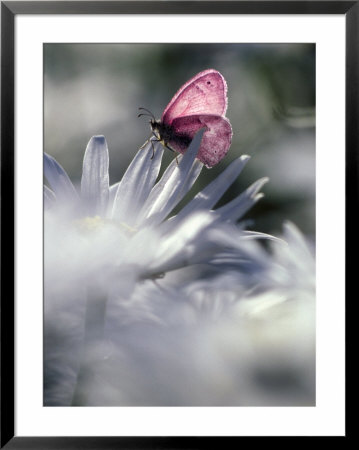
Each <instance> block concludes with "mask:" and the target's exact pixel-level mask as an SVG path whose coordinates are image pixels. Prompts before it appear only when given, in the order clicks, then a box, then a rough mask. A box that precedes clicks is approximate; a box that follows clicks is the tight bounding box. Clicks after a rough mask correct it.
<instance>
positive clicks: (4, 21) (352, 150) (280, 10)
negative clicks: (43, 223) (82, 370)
mask: <svg viewBox="0 0 359 450" xmlns="http://www.w3.org/2000/svg"><path fill="white" fill-rule="evenodd" d="M169 13H170V14H184V13H186V14H324V15H326V14H340V15H345V20H346V236H350V245H348V240H346V296H347V298H348V293H350V292H352V291H353V289H352V288H353V285H351V283H352V282H353V279H354V277H352V276H351V275H352V273H353V271H354V270H355V266H356V264H354V267H353V265H352V264H351V261H350V259H351V257H350V255H351V254H352V253H351V252H352V251H353V250H352V249H353V248H355V241H357V237H355V236H356V233H357V229H358V227H357V220H356V219H355V217H354V214H353V209H355V207H356V206H357V204H358V198H357V195H358V154H359V151H358V150H359V133H358V131H357V130H358V124H359V83H358V80H359V66H358V60H359V1H92V2H91V1H77V2H76V1H74V2H72V1H4V2H1V194H2V198H1V218H2V221H1V244H2V250H1V313H2V314H1V367H2V373H1V443H0V446H1V448H6V449H25V448H26V449H60V448H61V449H79V448H81V449H100V448H101V449H122V448H126V449H127V448H151V449H152V448H153V449H154V448H156V449H157V448H205V447H207V446H209V445H212V446H216V445H221V446H226V447H227V446H232V445H233V444H234V445H238V442H237V439H246V438H245V437H241V438H239V437H238V438H237V437H228V438H227V437H200V436H199V437H191V438H190V437H164V436H163V437H41V436H38V437H25V436H15V434H14V430H15V408H14V375H15V370H14V281H15V280H14V245H15V243H14V181H15V180H14V94H15V93H14V58H15V55H14V33H15V27H14V21H15V17H16V15H18V14H169ZM353 205H354V208H353ZM354 213H355V211H354ZM347 311H348V309H347ZM347 314H348V312H347ZM346 337H347V341H348V338H349V335H348V330H347V331H346ZM347 392H348V391H347ZM347 427H348V422H347ZM348 436H349V429H348V428H347V433H346V437H348ZM287 439H290V438H287Z"/></svg>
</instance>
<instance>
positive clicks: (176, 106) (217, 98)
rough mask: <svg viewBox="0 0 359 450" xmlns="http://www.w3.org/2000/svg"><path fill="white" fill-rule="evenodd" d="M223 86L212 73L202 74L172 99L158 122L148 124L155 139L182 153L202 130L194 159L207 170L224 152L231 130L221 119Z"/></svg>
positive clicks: (216, 74)
mask: <svg viewBox="0 0 359 450" xmlns="http://www.w3.org/2000/svg"><path fill="white" fill-rule="evenodd" d="M226 110H227V83H226V81H225V79H224V78H223V76H222V75H221V74H220V73H219V72H218V71H216V70H214V69H208V70H204V71H203V72H200V73H198V74H197V75H195V76H194V77H193V78H191V79H190V80H189V81H188V82H187V83H185V84H184V85H183V86H182V87H181V88H180V89H179V90H178V92H177V93H176V94H175V95H174V97H173V98H172V100H171V101H170V103H169V104H168V106H167V107H166V109H165V110H164V112H163V114H162V117H161V120H155V119H153V120H151V121H150V124H151V128H152V131H153V134H154V135H155V136H156V138H157V139H158V140H159V141H160V142H162V144H163V145H165V146H166V147H168V148H170V149H172V150H175V151H177V152H179V153H182V154H183V153H185V151H186V150H187V148H188V146H189V144H190V143H191V141H192V139H193V137H194V135H195V134H196V133H197V132H198V131H199V130H200V129H202V128H205V132H204V135H203V139H202V142H201V146H200V149H199V151H198V154H197V158H198V159H199V160H200V161H201V162H203V164H205V165H206V166H207V167H208V168H210V167H213V166H214V165H216V164H217V163H218V162H220V161H221V159H222V158H224V156H225V155H226V153H227V152H228V149H229V147H230V144H231V140H232V127H231V124H230V122H229V120H228V119H227V118H226V117H225V112H226Z"/></svg>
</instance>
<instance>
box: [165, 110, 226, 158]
mask: <svg viewBox="0 0 359 450" xmlns="http://www.w3.org/2000/svg"><path fill="white" fill-rule="evenodd" d="M172 128H173V131H174V134H173V137H172V138H171V139H170V140H169V142H168V144H169V146H170V147H172V148H173V149H174V150H177V151H178V152H180V153H184V152H185V151H186V150H187V147H188V142H190V141H191V140H192V139H193V137H194V135H195V134H196V133H197V131H199V130H200V129H201V128H206V131H205V133H204V135H203V138H202V142H201V146H200V149H199V151H198V154H197V158H198V159H199V160H200V161H201V162H203V164H204V165H205V166H207V167H213V166H214V165H216V164H217V163H218V162H219V161H221V159H222V158H224V156H225V155H226V153H227V151H228V149H229V146H230V144H231V141H232V127H231V124H230V122H229V120H228V119H227V118H225V117H221V116H219V115H216V114H198V115H197V114H196V115H190V116H183V117H177V118H176V119H174V120H173V121H172Z"/></svg>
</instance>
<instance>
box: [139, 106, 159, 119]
mask: <svg viewBox="0 0 359 450" xmlns="http://www.w3.org/2000/svg"><path fill="white" fill-rule="evenodd" d="M138 109H139V110H143V111H146V113H147V114H146V113H140V114H138V116H137V117H141V116H149V117H152V119H153V120H156V118H155V116H154V115H153V113H152V112H151V111H150V110H148V109H147V108H142V107H141V108H138Z"/></svg>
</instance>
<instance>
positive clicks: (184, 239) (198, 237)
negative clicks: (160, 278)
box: [149, 212, 216, 272]
mask: <svg viewBox="0 0 359 450" xmlns="http://www.w3.org/2000/svg"><path fill="white" fill-rule="evenodd" d="M215 221H216V216H215V214H213V213H209V212H207V213H205V212H199V213H195V214H192V215H191V216H189V217H188V218H187V220H185V221H183V222H182V223H181V224H180V225H179V226H178V228H176V232H174V233H172V234H171V233H168V234H167V235H166V236H162V242H161V245H160V246H159V248H158V251H157V253H156V254H155V255H154V258H153V263H152V264H151V266H150V267H149V270H153V271H154V272H166V271H169V270H174V269H177V268H180V267H184V266H186V265H190V264H193V263H197V262H198V261H200V260H202V258H203V252H202V250H204V251H205V252H206V253H208V251H209V252H210V253H211V252H212V247H213V245H211V242H208V241H207V239H206V235H205V231H206V229H207V228H208V227H210V226H211V225H212V224H213V223H214V222H215ZM159 231H160V232H161V229H159Z"/></svg>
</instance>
